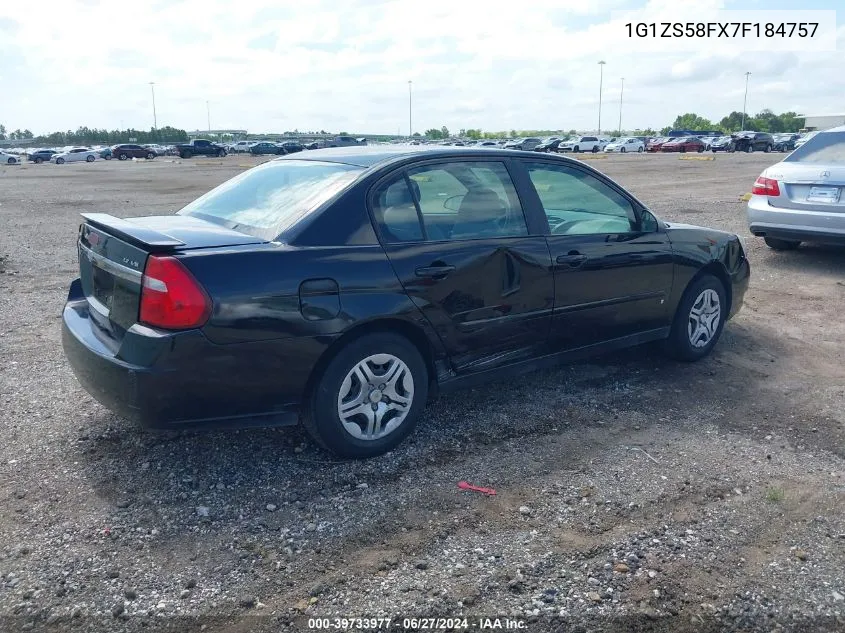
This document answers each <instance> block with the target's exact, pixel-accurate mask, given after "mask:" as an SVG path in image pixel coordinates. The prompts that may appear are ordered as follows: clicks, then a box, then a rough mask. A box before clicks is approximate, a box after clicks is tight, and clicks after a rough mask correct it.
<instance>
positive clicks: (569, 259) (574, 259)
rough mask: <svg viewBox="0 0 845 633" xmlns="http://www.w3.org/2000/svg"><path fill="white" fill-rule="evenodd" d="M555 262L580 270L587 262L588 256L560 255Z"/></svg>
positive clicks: (577, 254)
mask: <svg viewBox="0 0 845 633" xmlns="http://www.w3.org/2000/svg"><path fill="white" fill-rule="evenodd" d="M555 261H556V262H557V263H558V264H566V265H567V266H569V267H570V268H578V267H579V266H580V265H581V264H583V263H584V262H585V261H587V256H586V255H581V254H580V253H570V254H569V255H558V256H557V259H556V260H555Z"/></svg>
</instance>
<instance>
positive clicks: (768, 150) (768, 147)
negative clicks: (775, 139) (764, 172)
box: [763, 145, 772, 154]
mask: <svg viewBox="0 0 845 633" xmlns="http://www.w3.org/2000/svg"><path fill="white" fill-rule="evenodd" d="M763 151H764V152H766V153H767V154H768V153H769V152H771V151H772V146H771V145H766V148H765V149H764V150H763Z"/></svg>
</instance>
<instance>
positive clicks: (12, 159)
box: [6, 158, 15, 165]
mask: <svg viewBox="0 0 845 633" xmlns="http://www.w3.org/2000/svg"><path fill="white" fill-rule="evenodd" d="M6 164H7V165H14V164H15V159H14V158H10V159H9V160H7V161H6Z"/></svg>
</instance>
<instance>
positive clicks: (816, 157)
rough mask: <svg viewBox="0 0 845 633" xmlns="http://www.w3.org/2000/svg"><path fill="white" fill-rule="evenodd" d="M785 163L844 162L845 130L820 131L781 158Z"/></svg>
mask: <svg viewBox="0 0 845 633" xmlns="http://www.w3.org/2000/svg"><path fill="white" fill-rule="evenodd" d="M783 161H784V162H785V163H813V164H819V165H824V164H835V165H843V164H845V132H821V133H820V134H816V135H815V136H813V137H811V138H810V140H808V141H807V142H806V143H804V144H803V145H802V146H801V147H799V148H797V149H796V150H795V151H794V152H792V153H791V154H790V155H789V156H787V157H786V158H784V159H783Z"/></svg>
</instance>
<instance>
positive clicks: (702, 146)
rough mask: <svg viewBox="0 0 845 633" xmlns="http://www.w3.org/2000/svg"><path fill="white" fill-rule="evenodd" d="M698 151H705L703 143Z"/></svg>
mask: <svg viewBox="0 0 845 633" xmlns="http://www.w3.org/2000/svg"><path fill="white" fill-rule="evenodd" d="M697 151H698V153H699V154H700V153H701V152H703V151H704V145H701V146H700V147H699V148H698V150H697Z"/></svg>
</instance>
